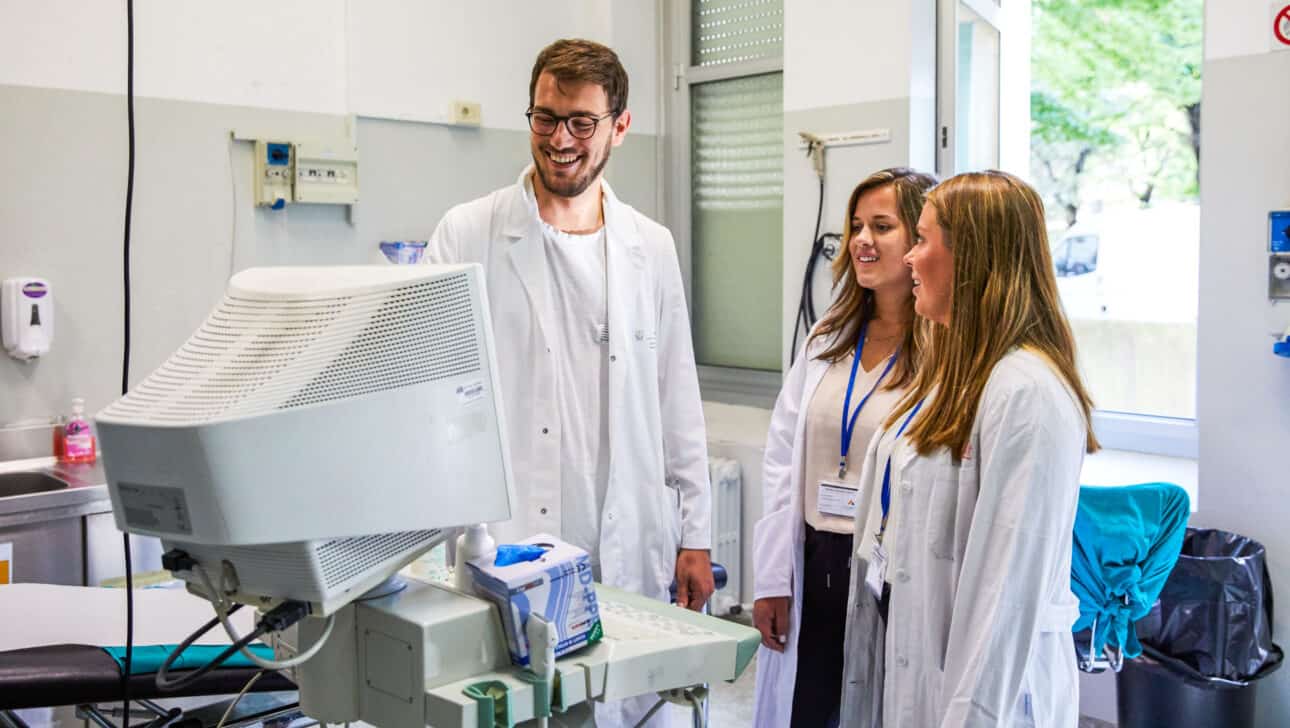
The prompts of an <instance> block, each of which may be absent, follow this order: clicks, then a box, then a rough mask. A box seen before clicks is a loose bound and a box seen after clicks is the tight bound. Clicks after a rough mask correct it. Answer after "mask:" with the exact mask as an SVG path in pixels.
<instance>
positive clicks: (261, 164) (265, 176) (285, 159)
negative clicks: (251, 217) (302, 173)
mask: <svg viewBox="0 0 1290 728" xmlns="http://www.w3.org/2000/svg"><path fill="white" fill-rule="evenodd" d="M294 162H295V156H294V155H293V154H292V151H291V144H290V143H289V142H282V141H266V140H263V139H259V140H256V142H255V204H256V205H258V206H261V207H271V208H273V209H275V210H281V209H282V207H283V205H285V204H286V203H287V201H288V200H290V199H292V179H293V174H294V172H293V168H294V166H295V165H294Z"/></svg>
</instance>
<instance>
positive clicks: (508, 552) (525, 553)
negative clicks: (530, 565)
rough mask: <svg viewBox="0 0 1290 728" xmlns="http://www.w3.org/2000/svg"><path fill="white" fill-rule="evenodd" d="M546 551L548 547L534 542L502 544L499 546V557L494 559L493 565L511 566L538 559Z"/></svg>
mask: <svg viewBox="0 0 1290 728" xmlns="http://www.w3.org/2000/svg"><path fill="white" fill-rule="evenodd" d="M544 553H546V549H544V548H542V547H541V546H534V545H532V544H518V543H508V544H502V545H501V546H498V547H497V558H496V559H494V560H493V566H510V565H511V564H519V563H523V562H525V561H537V560H538V559H540V558H542V554H544Z"/></svg>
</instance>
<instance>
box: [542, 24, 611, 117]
mask: <svg viewBox="0 0 1290 728" xmlns="http://www.w3.org/2000/svg"><path fill="white" fill-rule="evenodd" d="M543 71H545V72H547V73H549V74H551V75H552V76H555V80H556V81H563V82H582V83H594V84H596V85H597V86H600V87H601V88H603V89H604V90H605V95H606V96H608V97H609V111H612V112H613V113H615V114H621V113H622V112H623V109H626V108H627V71H626V70H624V69H623V64H622V63H621V62H620V61H619V60H618V54H617V53H614V52H613V50H611V49H609V48H607V47H606V46H603V45H601V44H599V43H597V42H595V41H591V40H583V39H581V38H566V39H563V40H557V41H556V42H554V43H552V44H551V45H549V46H547V47H546V48H543V49H542V52H541V53H539V54H538V57H537V60H536V61H535V62H534V63H533V77H532V78H531V79H529V107H530V108H532V106H533V92H534V90H536V89H537V82H538V76H541V75H542V72H543Z"/></svg>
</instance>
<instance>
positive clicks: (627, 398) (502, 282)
mask: <svg viewBox="0 0 1290 728" xmlns="http://www.w3.org/2000/svg"><path fill="white" fill-rule="evenodd" d="M626 102H627V74H626V72H625V71H624V70H623V67H622V64H621V63H619V61H618V57H617V56H616V55H615V54H614V52H613V51H612V50H610V49H609V48H606V47H605V46H602V45H600V44H598V43H593V42H590V41H582V40H562V41H557V42H556V43H553V44H552V45H550V46H548V47H547V48H546V49H544V50H543V51H542V52H541V54H540V55H539V56H538V59H537V62H536V63H535V64H534V68H533V75H532V79H531V82H530V85H529V110H528V112H527V116H528V119H529V127H530V129H531V133H530V137H529V141H530V147H531V152H532V156H533V164H532V165H530V166H529V167H528V168H526V169H525V170H524V171H523V173H521V174H520V177H519V179H518V180H517V181H516V183H515V184H514V185H511V186H509V187H505V188H503V189H500V190H498V191H496V192H493V193H492V194H489V195H487V196H485V197H481V198H479V199H477V200H474V201H472V202H468V203H465V204H463V205H458V206H457V207H454V208H453V209H451V210H449V211H448V214H447V215H445V216H444V218H443V220H442V221H441V222H440V223H439V226H438V228H437V229H436V230H435V232H434V236H433V239H432V241H431V245H430V256H429V257H430V259H431V260H432V261H433V262H444V263H458V262H476V263H481V264H483V266H484V269H485V276H486V279H487V286H488V296H489V305H490V309H491V311H490V313H491V317H492V322H493V331H494V338H495V340H496V342H497V355H498V356H497V358H498V365H499V367H500V369H501V381H502V386H503V388H504V390H503V393H502V395H503V397H504V402H505V415H506V419H507V431H508V439H509V441H510V450H511V458H512V465H513V468H514V472H515V474H516V481H517V488H516V491H517V492H516V494H517V503H518V506H519V510H518V512H517V513H515V514H514V517H513V518H512V520H511V521H509V522H507V523H505V524H501V525H500V526H498V527H495V528H494V534H495V535H496V536H497V538H498V542H499V543H506V542H508V541H512V540H514V539H518V538H522V537H524V536H528V535H532V534H534V533H538V532H548V533H553V534H558V535H559V536H560V537H561V538H563V539H565V540H566V541H569V542H571V543H573V544H576V545H578V546H580V547H582V548H584V549H586V550H587V552H588V553H589V554H591V558H592V562H593V565H594V567H595V568H596V570H597V572H598V573H597V576H598V578H599V579H600V580H601V581H603V582H604V583H606V584H609V585H612V586H616V587H620V588H623V589H627V590H630V591H633V592H638V593H641V594H644V595H646V596H650V597H653V598H656V599H662V600H666V599H667V598H668V585H669V584H670V583H671V582H672V580H673V578H674V577H675V579H676V582H677V594H676V600H677V603H678V604H680V605H682V606H685V607H689V608H690V609H696V610H697V609H701V608H702V607H703V605H704V603H705V602H706V601H707V599H708V597H709V596H710V595H711V593H712V590H713V582H712V568H711V562H710V560H709V548H710V528H711V526H710V522H709V513H710V507H711V503H710V497H711V496H710V486H709V482H708V471H707V444H706V436H705V432H704V424H703V411H702V405H701V401H700V398H699V388H698V376H697V373H696V369H695V364H694V351H693V346H692V343H691V340H690V324H689V316H688V313H687V309H686V305H685V297H684V290H683V286H682V282H681V273H680V267H679V265H678V262H677V256H676V248H675V246H674V244H673V242H672V236H671V234H670V233H669V232H668V231H667V229H666V228H664V227H662V226H661V225H659V224H658V223H655V222H654V221H652V220H650V219H649V218H647V217H645V216H644V215H642V214H641V213H639V212H637V211H636V210H635V209H633V208H632V207H630V206H629V205H627V204H626V203H624V202H622V201H620V200H619V199H618V198H617V197H616V196H615V195H614V193H613V191H612V190H610V188H609V185H608V183H606V182H605V181H604V179H603V173H604V168H605V165H606V164H607V163H608V161H609V156H610V151H611V149H612V148H613V147H616V146H618V145H620V144H622V141H623V138H624V136H625V135H626V134H627V129H628V127H629V126H630V125H631V112H630V111H628V110H627V107H626ZM650 703H652V700H650V701H649V702H648V703H646V707H648V705H649V704H650ZM638 717H639V716H638ZM604 722H605V721H602V724H603V723H604ZM632 722H634V721H632ZM628 724H629V725H630V724H631V723H628Z"/></svg>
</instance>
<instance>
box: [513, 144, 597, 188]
mask: <svg viewBox="0 0 1290 728" xmlns="http://www.w3.org/2000/svg"><path fill="white" fill-rule="evenodd" d="M612 141H613V140H612V139H609V140H606V141H605V149H604V152H605V154H604V156H603V157H601V158H600V162H599V163H597V164H596V166H595V167H592V168H591V169H590V170H589V171H588V172H587V174H585V175H583V176H581V177H574V178H573V179H570V180H568V181H562V182H559V183H555V182H553V181H552V180H550V179H547V176H546V173H545V172H544V171H543V170H544V166H543V164H542V160H541V159H538V157H537V155H539V154H543V152H542V151H541V150H540V149H539V150H538V151H537V152H535V153H534V155H533V168H534V169H536V170H537V173H538V178H539V179H540V180H541V182H542V187H544V188H545V189H546V191H547V192H550V193H551V194H553V195H555V196H557V197H577V196H578V195H581V194H582V193H583V192H586V191H587V188H588V187H590V186H591V183H592V181H593V180H595V179H596V178H597V177H599V176H600V173H601V172H603V171H604V169H605V165H606V164H609V152H610V148H611V147H612V146H613V143H612ZM544 156H545V155H544ZM547 161H548V162H550V159H547Z"/></svg>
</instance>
